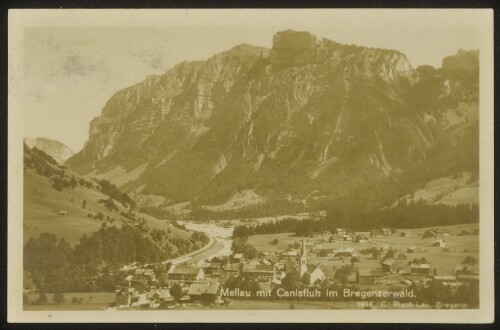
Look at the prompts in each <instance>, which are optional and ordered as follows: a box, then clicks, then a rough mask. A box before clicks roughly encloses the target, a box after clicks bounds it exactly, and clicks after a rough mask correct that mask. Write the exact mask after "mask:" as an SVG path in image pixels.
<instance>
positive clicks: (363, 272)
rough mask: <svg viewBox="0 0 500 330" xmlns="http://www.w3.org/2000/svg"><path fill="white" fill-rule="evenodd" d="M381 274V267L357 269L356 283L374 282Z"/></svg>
mask: <svg viewBox="0 0 500 330" xmlns="http://www.w3.org/2000/svg"><path fill="white" fill-rule="evenodd" d="M383 275H384V274H383V272H382V268H372V269H358V271H357V277H358V279H357V282H358V284H375V283H377V282H378V281H380V279H381V278H382V276H383Z"/></svg>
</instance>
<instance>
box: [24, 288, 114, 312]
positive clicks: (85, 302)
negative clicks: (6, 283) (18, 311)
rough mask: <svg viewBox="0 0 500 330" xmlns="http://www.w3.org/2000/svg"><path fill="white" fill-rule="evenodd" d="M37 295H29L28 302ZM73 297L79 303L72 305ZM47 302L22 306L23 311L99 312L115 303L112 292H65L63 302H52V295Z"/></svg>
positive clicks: (49, 295) (34, 299)
mask: <svg viewBox="0 0 500 330" xmlns="http://www.w3.org/2000/svg"><path fill="white" fill-rule="evenodd" d="M38 296H39V295H38V293H29V294H28V297H29V299H30V301H36V300H37V299H38ZM73 297H75V298H76V299H78V300H79V301H81V302H79V303H75V304H74V303H72V299H73ZM47 298H48V302H47V303H46V304H43V305H35V304H33V305H24V310H28V311H47V310H54V311H55V310H100V309H103V308H106V307H108V306H109V305H110V304H111V303H113V302H114V301H115V293H113V292H67V293H64V298H65V302H64V303H55V302H53V300H52V299H53V294H47Z"/></svg>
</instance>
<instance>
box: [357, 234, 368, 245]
mask: <svg viewBox="0 0 500 330" xmlns="http://www.w3.org/2000/svg"><path fill="white" fill-rule="evenodd" d="M368 237H370V234H369V233H356V239H355V242H356V243H367V242H368Z"/></svg>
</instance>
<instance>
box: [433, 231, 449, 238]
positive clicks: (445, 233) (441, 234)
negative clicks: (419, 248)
mask: <svg viewBox="0 0 500 330" xmlns="http://www.w3.org/2000/svg"><path fill="white" fill-rule="evenodd" d="M447 236H450V231H449V230H446V229H438V230H436V237H447Z"/></svg>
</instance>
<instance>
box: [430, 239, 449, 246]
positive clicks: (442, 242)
mask: <svg viewBox="0 0 500 330" xmlns="http://www.w3.org/2000/svg"><path fill="white" fill-rule="evenodd" d="M432 246H434V247H440V248H443V247H446V242H445V241H444V240H442V239H438V240H436V241H434V242H432Z"/></svg>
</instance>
